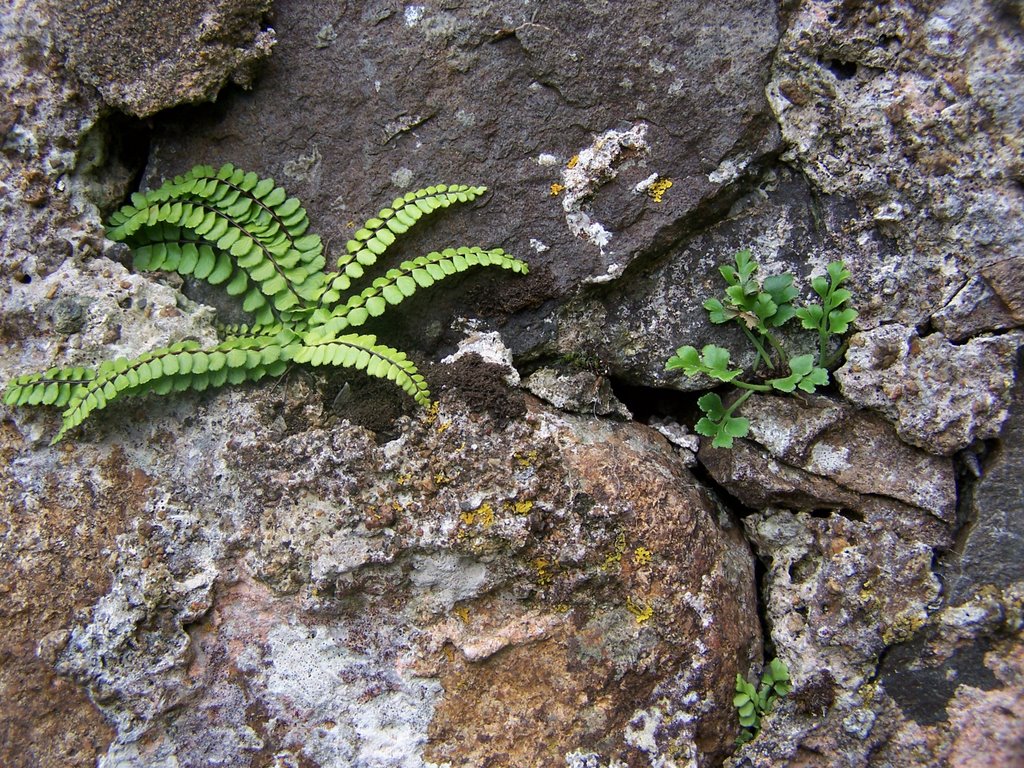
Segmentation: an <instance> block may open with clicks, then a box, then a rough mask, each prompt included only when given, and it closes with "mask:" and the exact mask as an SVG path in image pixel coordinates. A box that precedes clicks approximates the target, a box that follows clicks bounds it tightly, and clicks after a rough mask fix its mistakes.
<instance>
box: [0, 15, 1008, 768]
mask: <svg viewBox="0 0 1024 768" xmlns="http://www.w3.org/2000/svg"><path fill="white" fill-rule="evenodd" d="M156 8H157V6H156V5H153V4H151V3H144V2H141V1H138V2H137V1H136V0H130V1H129V0H126V1H124V2H120V3H113V4H107V5H97V4H95V3H85V2H76V3H67V2H64V3H55V2H49V0H15V2H12V3H8V4H7V5H6V6H5V8H4V9H3V10H2V11H0V14H2V17H0V18H2V23H0V56H2V66H0V79H2V82H3V86H4V91H5V93H7V94H9V96H8V98H7V99H6V100H5V101H4V102H3V103H2V104H0V134H2V148H0V174H2V175H0V211H2V215H3V219H2V221H3V225H2V230H0V265H2V270H0V290H2V291H3V293H2V304H0V345H2V348H3V354H0V379H2V380H5V381H6V380H7V379H9V378H10V377H12V376H14V375H17V374H20V373H23V372H28V371H34V370H41V369H45V368H47V367H49V366H52V365H66V364H93V363H96V362H97V361H99V360H102V359H106V358H110V357H114V356H118V355H128V356H132V355H137V354H139V353H141V352H143V351H145V350H147V349H151V348H153V347H156V346H162V345H167V344H169V343H173V342H175V341H179V340H182V339H186V338H191V339H196V340H198V341H200V342H202V343H211V342H212V341H213V340H214V339H215V338H216V333H217V331H216V326H215V320H216V319H217V318H220V319H222V320H223V319H227V320H233V319H239V318H241V317H242V316H241V315H239V314H237V313H238V310H237V308H233V307H232V306H231V305H230V303H225V302H223V301H222V300H221V298H220V297H219V295H218V294H216V293H212V292H209V291H204V290H203V289H202V286H200V285H195V284H193V283H192V282H191V281H182V280H181V279H180V278H176V277H173V276H172V277H168V276H165V275H159V274H146V275H141V274H136V273H134V272H132V271H130V270H129V269H128V268H126V266H125V265H126V264H128V263H130V259H128V258H127V254H126V252H125V248H124V247H123V246H119V245H115V244H113V243H111V242H110V241H108V240H105V239H104V237H103V227H102V220H103V217H104V216H105V215H106V214H108V213H109V212H110V211H111V210H113V209H114V208H115V207H116V206H117V205H119V204H120V203H121V202H122V201H123V200H124V199H125V197H126V196H127V195H128V193H129V192H130V191H132V189H134V188H136V187H137V186H138V185H139V184H141V185H143V186H149V185H153V184H156V183H157V182H158V181H159V180H160V179H162V178H164V177H166V176H168V175H173V174H175V173H180V172H182V171H184V170H186V169H188V168H189V167H191V166H192V165H194V164H196V163H199V162H204V163H210V164H218V163H221V162H227V161H230V162H233V163H236V164H237V165H239V166H241V167H244V168H247V169H251V170H254V171H257V172H258V173H260V174H261V175H264V176H273V177H274V178H275V179H277V180H278V182H279V183H282V184H284V185H285V186H287V188H288V190H289V192H290V193H291V194H295V195H297V196H298V197H300V198H301V199H302V200H303V202H304V203H305V204H306V206H307V208H308V210H309V212H310V217H311V219H312V221H313V226H314V228H315V229H316V230H317V231H318V232H320V233H322V234H323V235H324V239H325V241H327V242H328V251H329V252H332V253H333V252H335V251H336V250H337V243H339V242H344V240H346V239H347V238H348V237H349V236H350V234H351V232H352V229H353V227H354V226H355V222H358V221H361V220H362V219H364V218H365V217H366V216H368V215H370V214H372V213H373V212H374V211H376V210H377V209H378V208H379V207H380V206H381V205H382V204H384V203H385V202H386V201H389V200H391V199H392V198H394V197H395V196H396V195H398V194H401V193H403V192H405V191H409V190H410V189H414V188H416V187H418V186H424V185H426V184H429V183H434V182H440V181H444V182H461V181H466V182H479V183H486V184H488V185H489V186H491V187H492V190H491V192H490V193H489V195H488V197H486V198H485V199H484V200H483V201H482V202H480V203H478V204H475V205H474V206H472V207H470V208H469V209H465V210H461V211H458V212H456V211H454V210H453V211H452V212H451V213H449V214H447V215H446V216H445V217H443V218H441V219H438V220H437V221H436V222H431V223H430V224H429V225H425V226H424V227H422V228H421V229H422V231H420V232H417V233H416V234H415V235H411V236H410V237H409V238H408V243H407V246H406V247H407V249H408V251H409V252H415V251H416V250H417V249H425V248H431V249H433V248H437V247H439V246H441V245H447V244H448V243H449V242H453V243H459V244H461V243H474V242H478V243H484V244H493V245H498V246H501V247H503V248H505V249H506V250H508V251H510V252H512V253H514V254H516V255H518V256H521V257H523V258H527V259H528V260H529V261H530V264H531V272H530V275H528V276H526V277H517V276H512V275H509V274H507V273H502V274H485V273H484V272H486V271H482V272H481V273H480V274H469V275H466V276H465V277H463V278H460V279H459V280H458V281H453V282H451V283H445V284H444V285H443V286H439V287H437V288H434V289H432V290H431V291H430V292H429V298H427V294H426V293H425V294H423V295H421V296H417V297H416V298H414V299H413V300H411V301H410V302H407V303H406V304H404V305H403V307H402V312H401V314H400V316H397V317H393V318H390V319H389V321H388V323H387V324H386V325H382V326H381V328H380V331H379V332H380V334H381V336H382V337H384V338H386V339H387V341H388V343H393V344H396V345H398V346H401V347H403V348H405V349H408V350H410V351H411V353H412V354H413V356H414V357H415V358H416V359H417V360H418V361H421V362H422V363H423V367H424V370H425V371H426V372H427V373H428V374H429V378H430V380H431V382H432V384H434V389H435V391H436V392H439V393H440V394H439V397H438V405H437V407H436V408H433V409H431V410H429V411H426V412H424V411H422V410H419V409H416V408H414V407H413V406H412V405H411V404H410V403H409V402H407V401H406V400H404V399H403V397H402V395H401V393H400V392H398V391H397V390H395V391H392V388H391V387H390V386H376V385H373V384H370V383H368V382H367V381H366V380H365V379H364V378H362V377H361V376H360V375H358V374H355V373H352V374H349V373H346V372H337V373H323V372H322V370H320V369H318V370H317V371H316V372H312V371H310V370H303V369H301V368H295V369H293V370H291V371H290V372H289V373H288V374H287V375H286V376H284V377H282V378H281V379H279V380H276V381H273V382H269V383H268V382H264V383H261V384H259V385H251V386H242V387H235V388H227V389H224V390H222V391H218V392H216V393H213V392H207V393H202V394H199V393H192V394H184V395H176V396H173V397H168V398H149V399H142V400H135V401H131V400H129V401H126V402H125V403H124V404H123V405H118V406H112V407H110V408H109V409H107V410H106V411H103V412H102V413H100V414H97V417H96V418H93V419H91V420H90V422H91V423H87V425H86V426H84V427H83V428H82V429H80V430H78V431H77V432H76V433H75V434H74V435H73V437H72V439H69V440H66V441H65V442H63V443H60V444H59V445H58V446H57V447H54V448H51V447H48V446H47V442H48V440H49V438H50V437H51V436H52V434H53V433H54V432H55V430H56V426H57V424H58V421H57V419H56V417H55V415H54V414H52V413H48V412H45V411H43V412H39V411H36V410H34V409H33V410H32V411H29V410H24V409H13V408H9V407H6V406H3V407H2V411H0V413H2V417H3V420H2V425H0V452H2V454H3V458H4V461H3V463H2V466H0V478H2V480H0V482H2V487H3V496H2V504H3V506H2V510H0V534H2V535H0V591H2V595H3V600H2V601H0V628H2V631H0V658H2V660H3V663H2V664H0V691H2V693H3V696H2V697H0V702H2V703H0V764H2V765H4V766H8V765H10V766H86V765H100V766H103V767H104V768H113V767H114V766H118V767H123V768H128V767H129V766H130V767H135V766H168V767H170V766H209V765H222V766H239V767H242V766H245V767H246V768H248V767H250V766H251V767H255V766H271V765H273V766H324V767H326V766H332V767H333V766H429V765H434V766H443V765H450V766H482V765H494V766H503V765H517V766H518V765H523V766H526V765H529V766H535V765H536V766H548V765H551V766H578V767H580V768H582V767H583V766H588V767H594V768H596V767H598V766H602V767H603V766H612V765H629V766H646V765H650V766H672V765H678V766H684V765H693V766H711V765H722V764H727V765H732V766H783V765H791V766H811V765H815V766H816V765H822V766H826V765H827V766H833V765H843V766H873V765H879V766H881V765H891V766H918V765H951V766H952V765H956V766H959V765H975V764H977V765H1006V766H1011V765H1024V737H1022V736H1021V734H1022V733H1024V661H1022V654H1024V650H1022V649H1024V643H1022V642H1021V635H1020V633H1021V628H1022V623H1024V574H1022V572H1021V567H1020V561H1021V558H1020V553H1021V539H1022V537H1024V522H1022V521H1024V501H1022V498H1021V492H1020V487H1021V485H1020V481H1019V477H1020V474H1021V464H1022V452H1024V445H1022V438H1021V432H1022V419H1024V401H1022V394H1021V392H1022V389H1021V387H1022V385H1021V383H1020V380H1019V375H1018V371H1019V365H1020V348H1021V345H1022V339H1024V335H1022V332H1021V327H1022V326H1024V298H1022V297H1024V278H1022V277H1021V274H1022V270H1021V266H1022V256H1021V253H1022V248H1021V241H1022V233H1024V223H1022V222H1024V219H1022V217H1021V213H1022V207H1024V194H1022V190H1024V167H1022V157H1024V154H1022V152H1021V149H1022V147H1021V137H1022V135H1024V131H1022V127H1024V126H1022V121H1024V113H1022V111H1021V104H1022V103H1024V100H1022V98H1021V97H1022V95H1024V94H1022V93H1021V89H1022V87H1024V86H1022V85H1021V84H1022V83H1024V77H1022V75H1024V5H1022V4H1021V3H1019V2H1010V1H1008V0H982V1H981V2H966V0H949V1H948V2H944V3H943V2H910V1H909V0H896V1H894V2H890V3H886V4H883V5H877V4H870V3H860V2H849V1H848V0H844V1H843V2H840V1H839V0H834V1H826V0H796V1H794V2H785V3H772V2H768V1H767V0H766V1H765V2H753V3H751V2H724V3H715V4H708V3H700V2H689V0H687V1H686V2H677V3H671V4H665V3H656V2H648V1H647V0H637V2H633V3H629V4H616V3H611V2H602V1H601V0H594V1H592V2H591V1H588V2H584V3H579V2H568V1H567V0H566V1H564V2H563V0H551V1H550V2H546V3H543V4H538V3H534V2H531V1H530V0H515V1H514V2H504V3H475V4H469V6H467V5H463V4H453V3H447V2H441V1H440V0H436V1H435V0H426V1H425V2H422V3H402V2H397V0H395V1H392V0H385V1H383V2H366V3H334V2H326V1H323V2H321V1H319V0H317V1H315V2H300V1H299V0H278V2H276V3H274V4H273V6H272V7H271V4H270V3H269V2H266V0H219V1H218V2H198V1H197V2H188V3H177V4H173V7H171V6H168V7H167V8H164V7H163V6H162V5H161V6H160V10H159V12H156V10H155V9H156ZM669 182H671V184H669ZM442 228H443V230H442ZM744 247H749V248H751V249H752V250H753V251H754V253H755V256H756V257H757V258H758V260H759V261H760V262H761V264H762V265H763V268H764V269H766V270H771V271H776V270H778V271H783V270H788V271H792V272H793V273H795V274H796V275H797V276H798V278H799V280H800V282H801V285H804V284H806V278H808V277H809V276H812V275H816V274H820V273H821V271H822V270H823V268H824V266H825V264H827V263H828V262H829V261H831V260H834V259H839V258H841V259H844V260H845V261H846V263H847V264H848V265H849V267H850V269H851V271H852V273H853V278H852V290H853V293H854V299H853V302H854V304H855V306H856V307H857V308H858V309H859V310H860V316H859V317H858V319H857V321H856V324H855V328H854V332H853V334H852V335H851V337H850V339H849V344H848V349H847V351H846V356H845V361H844V363H843V364H842V366H841V367H840V368H839V369H838V370H837V371H835V375H834V378H835V386H833V387H832V388H830V389H829V390H827V391H826V392H824V393H823V394H819V395H815V396H809V397H805V396H800V397H793V396H787V397H781V396H779V397H772V396H757V397H754V398H752V399H750V400H749V401H747V403H746V404H745V406H744V412H745V415H746V416H748V417H749V419H750V426H751V429H750V434H749V436H748V437H747V438H745V439H742V440H737V441H736V444H735V446H734V447H733V448H732V449H729V450H725V449H719V448H714V447H713V446H712V445H711V444H710V443H709V442H707V441H706V440H703V439H701V440H698V438H697V437H696V436H695V435H693V434H690V433H689V432H688V427H690V426H691V425H692V415H693V412H694V410H695V407H694V401H693V398H694V395H693V394H692V393H694V392H695V391H696V390H698V389H702V388H704V387H705V386H706V383H705V382H702V381H700V380H691V379H685V378H681V377H678V376H676V375H673V374H670V373H667V372H666V371H665V370H664V362H665V359H666V358H667V357H668V356H669V355H670V354H671V353H672V351H674V349H675V348H676V347H677V346H679V345H681V344H684V343H689V344H693V345H695V346H698V347H699V346H701V345H703V344H706V343H717V344H721V345H723V346H729V347H731V348H732V349H733V350H734V352H735V353H736V354H737V355H740V353H741V349H742V348H743V347H742V345H743V337H742V334H741V333H740V332H739V331H738V330H734V329H730V328H727V327H723V326H717V325H713V324H711V323H710V322H709V321H708V319H707V314H706V313H705V312H704V310H703V309H702V307H701V304H702V302H703V300H704V299H705V298H706V297H707V296H709V295H711V294H713V293H717V292H718V291H719V290H720V287H719V282H720V278H719V276H718V271H717V266H718V264H719V263H721V262H722V261H724V260H725V259H726V258H728V257H729V256H730V255H731V254H732V253H734V252H735V251H736V250H738V249H740V248H744ZM442 359H443V360H444V362H440V361H442ZM428 361H434V362H433V363H428ZM520 380H522V382H523V383H522V385H520V384H519V382H520ZM772 657H779V658H781V659H782V660H783V661H784V662H785V663H786V664H787V665H788V667H789V669H790V672H791V674H792V678H793V683H794V691H793V693H792V695H790V696H788V697H786V698H785V699H783V700H782V701H781V702H780V704H779V705H778V706H777V707H776V709H775V711H773V712H772V713H771V714H770V715H769V716H768V717H767V718H766V719H765V721H764V724H763V729H762V731H761V733H760V735H759V736H758V737H757V738H756V739H755V740H754V741H752V742H750V743H748V744H746V745H744V746H742V747H738V748H737V747H736V745H735V737H736V735H737V732H738V723H737V720H736V713H735V710H734V708H733V705H732V692H733V686H734V683H735V677H736V675H737V673H739V674H742V675H744V676H746V677H748V678H752V677H754V676H755V675H757V674H758V673H759V672H760V669H761V665H762V664H763V663H764V662H765V661H766V660H767V659H768V658H772Z"/></svg>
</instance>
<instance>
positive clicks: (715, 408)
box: [665, 250, 857, 448]
mask: <svg viewBox="0 0 1024 768" xmlns="http://www.w3.org/2000/svg"><path fill="white" fill-rule="evenodd" d="M757 271H758V264H757V262H756V261H754V259H753V258H752V256H751V254H750V251H748V250H743V251H739V252H738V253H736V255H735V256H734V257H733V264H723V265H721V266H720V267H719V273H720V274H721V275H722V278H723V279H724V280H725V282H726V286H727V287H726V289H725V295H724V296H722V297H720V298H710V299H708V300H707V301H705V302H704V309H706V310H707V311H708V315H709V317H710V319H711V322H713V323H729V322H735V323H736V324H737V325H738V326H739V327H740V328H741V329H742V331H743V333H744V335H745V336H746V337H747V339H748V340H749V341H750V343H751V345H752V346H753V347H754V349H755V350H756V352H757V356H756V358H755V362H754V367H753V370H752V371H750V372H749V374H750V378H751V379H753V380H747V379H746V378H740V377H741V376H744V375H745V374H746V373H748V372H746V371H744V370H743V369H741V368H736V367H735V366H734V365H733V363H732V361H731V360H730V353H729V350H727V349H725V348H723V347H719V346H717V345H715V344H708V345H706V346H705V347H704V348H703V349H702V350H700V351H699V352H698V351H697V349H696V348H695V347H691V346H683V347H679V349H677V350H676V353H675V354H674V355H672V357H670V358H669V359H668V362H667V363H666V364H665V368H666V370H669V371H675V370H681V371H682V372H683V373H684V374H686V375H687V376H699V375H701V374H704V375H705V376H708V377H710V378H712V379H714V380H716V381H720V382H722V383H727V384H732V385H733V386H735V387H738V388H739V389H741V390H743V391H742V393H741V394H740V395H739V396H738V397H737V398H736V399H735V400H733V401H732V403H731V404H729V405H726V404H725V403H724V402H723V401H722V398H721V396H719V395H718V394H717V393H715V392H708V393H706V394H705V395H703V396H701V397H700V398H699V399H698V400H697V405H698V406H699V407H700V409H701V411H702V412H703V413H704V416H703V417H702V418H701V419H700V420H699V421H698V422H697V425H696V427H695V429H696V431H697V433H698V434H701V435H704V436H706V437H710V438H712V442H711V444H712V445H713V446H714V447H716V448H731V447H732V442H733V439H734V438H738V437H746V435H747V433H748V432H749V429H750V422H749V420H747V419H745V418H743V417H742V416H738V415H736V413H737V411H738V410H739V408H740V407H741V406H742V405H743V403H745V402H746V401H747V398H749V397H750V396H751V395H752V394H753V393H755V392H772V391H778V392H793V391H795V390H796V389H800V390H802V391H804V392H808V393H810V392H814V391H815V390H816V389H817V388H818V387H821V386H825V385H827V384H828V382H829V377H828V369H829V368H831V367H833V366H834V365H835V364H836V363H837V362H838V361H839V359H840V358H841V357H842V355H843V352H844V349H845V348H844V346H843V345H842V344H837V343H834V339H835V338H837V337H841V336H842V335H843V334H845V333H846V332H847V331H848V330H849V327H850V323H851V322H853V320H854V319H856V317H857V312H856V310H854V309H853V308H851V307H850V306H848V304H849V301H850V298H851V294H850V291H848V290H847V289H846V288H843V287H842V284H843V283H844V282H845V281H846V280H848V279H849V277H850V272H849V271H848V270H847V269H846V266H845V265H844V264H843V262H841V261H833V262H832V263H830V264H829V265H828V267H827V268H826V275H825V276H819V277H815V278H814V279H813V280H812V281H811V289H812V290H813V291H814V293H815V294H816V295H817V296H818V299H819V300H820V301H818V302H815V303H811V304H808V305H806V306H802V307H796V306H794V305H793V301H794V299H796V298H797V296H799V291H798V290H797V289H796V287H795V286H794V285H793V275H791V274H788V273H786V274H782V275H769V276H767V277H765V278H764V279H763V281H759V280H758V277H757ZM794 318H795V319H798V320H799V321H800V324H801V326H802V327H803V328H805V329H807V330H811V331H816V332H817V335H818V352H817V354H813V353H811V354H804V355H790V354H789V353H788V352H787V351H786V348H785V346H784V344H783V342H782V340H781V339H780V338H779V336H778V334H777V331H778V329H780V328H782V326H784V325H785V324H786V323H788V322H790V321H791V320H793V319H794ZM783 365H785V366H786V367H787V368H788V369H789V373H788V375H784V376H780V375H777V374H780V373H782V372H783V370H782V366H783ZM762 367H763V368H764V369H765V371H766V373H765V374H761V370H762ZM772 374H776V375H775V376H772Z"/></svg>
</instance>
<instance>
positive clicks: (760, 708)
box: [732, 659, 792, 744]
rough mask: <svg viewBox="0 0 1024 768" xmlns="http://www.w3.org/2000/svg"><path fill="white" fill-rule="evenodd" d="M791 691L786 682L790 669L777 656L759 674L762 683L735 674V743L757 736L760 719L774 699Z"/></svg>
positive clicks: (744, 741)
mask: <svg viewBox="0 0 1024 768" xmlns="http://www.w3.org/2000/svg"><path fill="white" fill-rule="evenodd" d="M791 690H792V686H791V685H790V681H789V669H787V668H786V665H785V664H784V663H783V662H782V661H780V660H779V659H772V660H771V663H769V664H768V666H767V667H765V669H764V673H763V674H762V675H761V685H760V686H758V687H757V688H755V687H754V685H753V684H752V683H748V682H747V681H746V680H744V679H743V675H740V674H737V675H736V695H735V696H733V698H732V703H733V706H735V707H736V712H737V713H738V714H739V718H740V727H741V729H742V730H741V731H740V735H739V736H738V737H737V738H736V743H737V744H746V743H747V742H748V741H750V740H751V739H753V738H754V737H755V736H757V734H758V732H760V730H761V718H762V717H763V716H764V715H766V714H768V713H769V712H771V711H772V707H773V706H774V705H775V702H776V701H777V700H778V699H780V698H782V697H783V696H785V695H786V694H787V693H789V692H790V691H791Z"/></svg>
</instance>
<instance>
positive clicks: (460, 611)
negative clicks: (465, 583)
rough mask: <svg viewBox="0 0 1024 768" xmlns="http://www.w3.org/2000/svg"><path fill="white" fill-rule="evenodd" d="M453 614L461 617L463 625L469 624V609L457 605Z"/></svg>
mask: <svg viewBox="0 0 1024 768" xmlns="http://www.w3.org/2000/svg"><path fill="white" fill-rule="evenodd" d="M453 613H454V614H455V615H456V616H458V617H459V621H461V622H462V623H463V624H469V608H467V607H466V606H464V605H457V606H455V609H454V611H453Z"/></svg>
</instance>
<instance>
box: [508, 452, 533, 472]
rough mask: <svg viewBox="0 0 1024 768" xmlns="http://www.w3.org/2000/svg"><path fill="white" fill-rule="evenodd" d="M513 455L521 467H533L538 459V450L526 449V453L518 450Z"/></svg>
mask: <svg viewBox="0 0 1024 768" xmlns="http://www.w3.org/2000/svg"><path fill="white" fill-rule="evenodd" d="M512 457H513V458H514V459H515V460H516V463H517V464H518V465H519V466H520V467H523V468H524V469H525V468H527V467H532V466H533V464H534V462H535V461H537V452H536V451H526V452H525V453H519V452H516V453H514V454H512Z"/></svg>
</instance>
